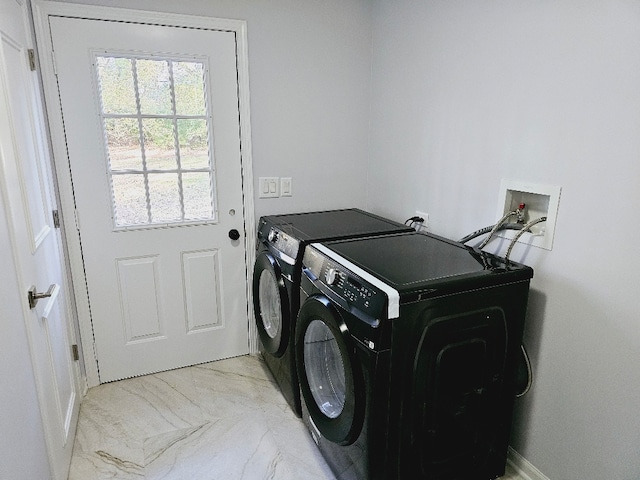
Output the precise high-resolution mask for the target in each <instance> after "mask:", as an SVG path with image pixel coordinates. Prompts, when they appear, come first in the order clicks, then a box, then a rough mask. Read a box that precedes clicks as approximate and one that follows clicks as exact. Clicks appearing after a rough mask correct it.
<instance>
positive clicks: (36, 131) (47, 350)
mask: <svg viewBox="0 0 640 480" xmlns="http://www.w3.org/2000/svg"><path fill="white" fill-rule="evenodd" d="M25 9H26V5H25V2H20V3H18V2H16V1H15V0H1V3H0V191H1V192H2V195H3V196H4V202H3V203H4V204H5V208H6V209H7V212H6V214H7V217H8V218H9V224H10V233H11V237H12V249H13V253H14V257H15V263H16V268H17V270H18V271H17V276H18V279H19V282H20V284H21V289H22V292H23V294H24V297H23V300H24V301H23V313H24V321H25V322H26V327H27V333H28V337H29V343H30V349H31V358H32V361H33V369H34V372H35V377H36V386H37V391H38V400H39V403H40V409H41V412H42V419H43V424H44V429H45V435H46V441H47V448H48V453H49V460H50V465H51V472H52V475H53V477H54V478H55V479H61V480H62V479H66V478H67V472H68V468H69V462H70V459H71V451H72V448H73V439H74V435H75V426H76V421H77V414H78V408H79V397H78V394H77V392H78V371H77V364H76V363H75V362H74V361H73V359H72V355H71V339H72V338H71V335H72V333H71V328H70V324H71V323H70V314H69V312H70V308H69V303H68V292H67V291H66V284H65V277H64V269H63V265H64V263H63V257H62V252H61V248H60V238H59V233H58V231H57V230H55V228H54V225H53V224H52V223H53V222H52V216H51V213H52V209H53V208H54V200H53V197H52V182H51V175H50V173H51V172H50V169H49V157H48V150H47V148H46V135H45V130H44V122H43V111H44V110H43V108H42V104H41V102H40V97H39V89H38V83H37V78H36V73H35V72H32V71H30V68H29V61H28V49H29V47H30V46H31V39H30V37H29V36H28V35H27V33H26V31H27V26H28V23H27V18H28V17H27V12H26V10H25ZM32 285H33V286H34V287H35V289H36V292H37V293H43V294H46V295H47V296H45V297H44V298H42V299H40V300H38V301H37V304H35V305H31V306H30V305H29V304H28V302H27V292H28V290H29V289H30V287H31V286H32ZM2 320H3V321H5V319H2ZM6 320H7V321H8V320H9V319H6ZM22 374H24V372H16V375H22ZM3 388H11V387H10V386H7V385H4V386H3ZM25 428H29V425H25Z"/></svg>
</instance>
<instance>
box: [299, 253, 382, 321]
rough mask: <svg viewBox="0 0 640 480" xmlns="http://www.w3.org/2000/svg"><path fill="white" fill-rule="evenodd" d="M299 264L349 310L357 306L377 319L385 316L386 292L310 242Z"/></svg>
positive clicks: (315, 281)
mask: <svg viewBox="0 0 640 480" xmlns="http://www.w3.org/2000/svg"><path fill="white" fill-rule="evenodd" d="M302 264H303V268H304V269H305V272H306V273H307V276H308V277H309V278H310V279H311V280H312V281H313V282H314V283H315V284H316V286H318V287H319V288H320V290H322V291H323V292H324V293H327V291H330V292H331V293H332V294H333V295H337V296H338V297H339V298H340V299H341V300H342V302H343V303H344V304H343V306H344V307H346V308H347V309H348V310H349V311H351V312H352V313H355V312H354V310H359V311H360V312H362V313H364V314H366V315H367V316H368V317H372V318H373V319H376V320H381V319H383V318H385V316H386V304H387V296H386V294H385V293H384V292H383V291H381V290H380V289H379V288H377V287H375V286H373V285H371V284H370V283H369V282H367V281H365V280H363V279H362V278H361V277H360V276H359V275H356V274H355V273H353V272H352V271H350V270H349V269H348V268H346V267H345V266H343V265H340V264H338V263H337V262H336V261H334V260H332V259H330V258H328V257H326V256H325V255H324V254H323V253H322V252H319V251H318V250H317V249H315V248H313V247H311V246H308V247H307V248H306V249H305V252H304V259H303V261H302Z"/></svg>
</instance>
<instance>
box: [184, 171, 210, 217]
mask: <svg viewBox="0 0 640 480" xmlns="http://www.w3.org/2000/svg"><path fill="white" fill-rule="evenodd" d="M182 192H183V195H184V218H185V220H201V219H212V218H213V208H212V206H211V203H212V202H211V180H210V174H209V172H192V173H183V174H182Z"/></svg>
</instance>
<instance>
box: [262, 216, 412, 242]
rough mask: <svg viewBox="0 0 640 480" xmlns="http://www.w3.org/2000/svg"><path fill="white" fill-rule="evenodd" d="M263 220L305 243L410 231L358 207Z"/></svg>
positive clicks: (272, 217)
mask: <svg viewBox="0 0 640 480" xmlns="http://www.w3.org/2000/svg"><path fill="white" fill-rule="evenodd" d="M264 218H265V220H266V221H268V222H269V223H270V224H271V225H272V226H275V227H277V228H279V229H280V230H282V231H283V232H285V233H287V234H289V235H291V236H292V237H294V238H297V239H299V240H301V241H303V242H307V243H308V242H319V241H329V240H332V239H338V238H345V237H366V236H369V235H379V234H387V233H398V232H412V231H413V229H412V228H411V227H408V226H407V225H403V224H401V223H398V222H394V221H392V220H388V219H386V218H382V217H379V216H377V215H374V214H372V213H369V212H365V211H364V210H360V209H357V208H349V209H344V210H327V211H323V212H308V213H293V214H285V215H270V216H267V217H264Z"/></svg>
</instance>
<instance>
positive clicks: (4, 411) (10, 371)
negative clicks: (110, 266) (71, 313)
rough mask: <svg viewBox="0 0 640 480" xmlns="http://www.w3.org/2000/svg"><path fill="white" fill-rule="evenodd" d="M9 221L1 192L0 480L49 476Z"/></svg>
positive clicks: (23, 297)
mask: <svg viewBox="0 0 640 480" xmlns="http://www.w3.org/2000/svg"><path fill="white" fill-rule="evenodd" d="M0 150H1V149H0ZM0 161H1V158H0ZM7 225H8V221H7V216H6V214H5V206H4V201H3V198H2V195H0V272H2V286H1V287H0V386H1V387H0V406H1V410H0V458H1V459H2V460H1V461H0V479H3V480H4V479H6V480H10V479H18V478H33V479H46V478H49V459H48V457H47V449H46V444H45V437H44V428H43V425H42V419H41V418H40V407H39V404H38V397H37V392H36V384H35V377H34V373H33V365H32V363H31V356H30V355H29V342H28V340H27V330H26V328H25V325H24V317H23V315H22V306H21V303H20V301H21V300H24V301H26V290H25V292H21V289H19V288H18V281H17V279H16V275H15V271H16V269H15V264H14V261H13V257H12V254H11V252H12V250H11V244H10V236H9V231H8V226H7ZM23 293H24V296H23Z"/></svg>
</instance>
